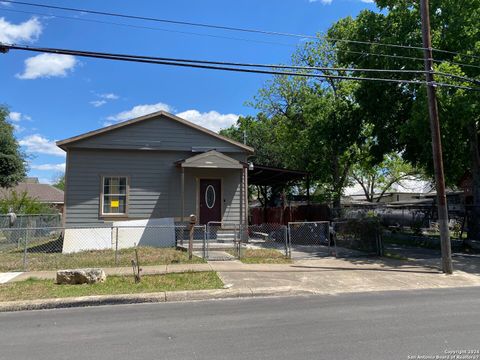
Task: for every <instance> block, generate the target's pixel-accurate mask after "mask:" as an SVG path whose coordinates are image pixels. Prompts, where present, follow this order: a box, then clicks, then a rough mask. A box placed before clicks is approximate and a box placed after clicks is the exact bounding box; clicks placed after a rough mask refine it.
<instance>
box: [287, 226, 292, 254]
mask: <svg viewBox="0 0 480 360" xmlns="http://www.w3.org/2000/svg"><path fill="white" fill-rule="evenodd" d="M285 231H286V239H285V244H286V247H287V256H288V258H289V259H291V258H292V239H291V233H290V222H288V223H287V226H286V229H285Z"/></svg>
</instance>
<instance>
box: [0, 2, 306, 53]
mask: <svg viewBox="0 0 480 360" xmlns="http://www.w3.org/2000/svg"><path fill="white" fill-rule="evenodd" d="M0 11H9V12H15V13H21V14H30V15H37V16H46V17H52V18H58V19H65V20H74V21H81V22H90V23H98V24H104V25H115V26H124V27H130V28H135V29H145V30H155V31H163V32H168V33H177V34H185V35H195V36H205V37H211V38H218V39H227V40H237V41H246V42H255V43H259V44H269V45H279V46H288V47H295V46H297V44H286V43H280V42H275V41H265V40H257V39H246V38H238V37H232V36H223V35H213V34H206V33H197V32H191V31H180V30H171V29H165V28H159V27H153V26H144V25H134V24H126V23H119V22H113V21H103V20H97V19H85V18H79V17H73V16H65V15H57V14H49V13H42V12H38V11H35V12H33V11H24V10H17V9H4V8H0Z"/></svg>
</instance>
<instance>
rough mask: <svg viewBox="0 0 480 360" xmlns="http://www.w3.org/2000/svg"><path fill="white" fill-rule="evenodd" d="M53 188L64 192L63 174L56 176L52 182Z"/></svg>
mask: <svg viewBox="0 0 480 360" xmlns="http://www.w3.org/2000/svg"><path fill="white" fill-rule="evenodd" d="M53 186H55V187H56V188H57V189H60V190H62V191H65V174H61V175H58V176H57V177H56V179H55V180H54V183H53Z"/></svg>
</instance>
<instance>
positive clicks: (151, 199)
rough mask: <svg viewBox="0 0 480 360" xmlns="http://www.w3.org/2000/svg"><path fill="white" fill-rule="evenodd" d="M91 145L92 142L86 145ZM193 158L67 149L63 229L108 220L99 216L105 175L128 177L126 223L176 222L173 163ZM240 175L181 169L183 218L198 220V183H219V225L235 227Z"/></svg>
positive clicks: (177, 181)
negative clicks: (202, 180)
mask: <svg viewBox="0 0 480 360" xmlns="http://www.w3.org/2000/svg"><path fill="white" fill-rule="evenodd" d="M132 130H133V128H132ZM103 136H106V135H102V137H103ZM206 136H208V135H206ZM91 140H94V139H90V140H89V141H91ZM214 140H216V139H214ZM104 144H105V143H104ZM195 145H196V146H197V145H198V142H195ZM190 146H191V145H190ZM202 146H203V145H202ZM192 155H193V154H192V152H191V151H146V150H143V151H142V150H99V149H96V150H94V149H90V150H89V149H83V148H74V147H72V148H69V151H68V164H67V177H66V219H65V220H66V226H75V225H96V224H103V223H105V222H110V221H112V220H111V219H109V218H102V217H101V216H100V203H101V201H100V196H101V195H100V194H101V179H102V176H109V175H114V176H115V175H116V176H127V177H128V178H129V193H128V205H127V211H128V215H127V218H128V219H132V220H133V219H148V218H160V217H175V218H179V217H180V216H181V169H180V168H178V167H177V166H175V162H177V161H178V160H181V159H185V158H188V157H190V156H192ZM226 155H228V156H231V157H232V158H235V159H236V160H240V161H245V160H246V154H245V153H231V154H226ZM240 176H241V170H239V169H233V170H232V169H185V215H186V216H188V215H189V214H197V215H198V213H197V210H198V207H197V200H198V199H197V182H198V179H200V178H220V179H222V186H223V191H222V192H223V199H222V201H223V215H222V216H223V221H228V222H230V221H232V222H239V221H240V213H241V211H240V204H241V200H240V197H241V190H240V189H241V185H240Z"/></svg>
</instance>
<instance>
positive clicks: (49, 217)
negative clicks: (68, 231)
mask: <svg viewBox="0 0 480 360" xmlns="http://www.w3.org/2000/svg"><path fill="white" fill-rule="evenodd" d="M60 226H62V214H60V213H56V214H35V215H30V214H16V220H15V223H14V224H13V225H12V226H10V216H9V215H6V214H0V228H9V227H14V228H40V227H60Z"/></svg>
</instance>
